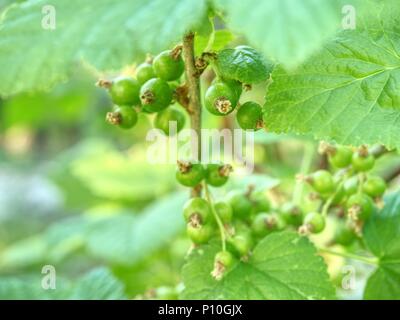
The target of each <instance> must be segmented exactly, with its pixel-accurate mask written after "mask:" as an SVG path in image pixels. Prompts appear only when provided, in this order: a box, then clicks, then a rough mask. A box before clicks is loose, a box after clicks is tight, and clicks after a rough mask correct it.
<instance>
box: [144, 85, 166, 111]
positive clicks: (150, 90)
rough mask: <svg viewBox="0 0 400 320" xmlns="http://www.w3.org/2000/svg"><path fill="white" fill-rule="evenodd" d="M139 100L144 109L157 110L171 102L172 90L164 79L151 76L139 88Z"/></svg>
mask: <svg viewBox="0 0 400 320" xmlns="http://www.w3.org/2000/svg"><path fill="white" fill-rule="evenodd" d="M140 100H141V101H142V104H143V107H144V108H145V109H146V111H148V112H159V111H161V110H164V109H165V108H166V107H168V106H169V105H170V104H171V101H172V90H171V88H170V86H169V85H168V83H167V82H165V81H164V80H162V79H159V78H153V79H150V80H148V81H147V82H146V83H145V84H144V85H143V86H142V87H141V88H140Z"/></svg>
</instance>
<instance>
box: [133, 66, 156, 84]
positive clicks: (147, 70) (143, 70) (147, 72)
mask: <svg viewBox="0 0 400 320" xmlns="http://www.w3.org/2000/svg"><path fill="white" fill-rule="evenodd" d="M153 78H156V74H155V73H154V69H153V66H152V65H151V64H150V63H148V62H144V63H142V64H140V65H139V66H138V67H137V69H136V79H137V81H138V82H139V84H141V85H143V84H144V83H145V82H147V81H149V80H150V79H153Z"/></svg>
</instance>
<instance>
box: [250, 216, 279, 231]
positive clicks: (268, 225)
mask: <svg viewBox="0 0 400 320" xmlns="http://www.w3.org/2000/svg"><path fill="white" fill-rule="evenodd" d="M284 226H285V223H284V221H283V219H282V217H281V216H280V215H278V214H276V213H259V214H258V215H257V216H256V217H255V218H254V220H253V223H252V226H251V227H252V230H253V233H254V234H255V235H256V236H258V237H264V236H266V235H267V234H269V233H270V232H272V231H278V230H282V229H283V228H284Z"/></svg>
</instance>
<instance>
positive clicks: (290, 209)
mask: <svg viewBox="0 0 400 320" xmlns="http://www.w3.org/2000/svg"><path fill="white" fill-rule="evenodd" d="M280 212H281V215H282V218H283V220H285V222H286V223H287V224H289V225H292V226H296V227H298V226H300V225H301V224H302V223H303V212H302V211H301V209H300V208H299V207H298V206H296V205H295V204H294V203H292V202H286V203H284V204H283V205H282V206H281V208H280Z"/></svg>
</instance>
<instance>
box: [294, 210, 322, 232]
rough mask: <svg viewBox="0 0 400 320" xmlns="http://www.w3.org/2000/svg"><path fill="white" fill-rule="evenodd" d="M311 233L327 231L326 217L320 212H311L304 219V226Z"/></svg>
mask: <svg viewBox="0 0 400 320" xmlns="http://www.w3.org/2000/svg"><path fill="white" fill-rule="evenodd" d="M302 227H305V228H306V229H307V231H308V232H310V233H320V232H322V231H323V230H324V229H325V217H324V216H323V215H322V214H320V213H318V212H310V213H307V215H306V216H305V217H304V222H303V226H301V227H300V228H302Z"/></svg>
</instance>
